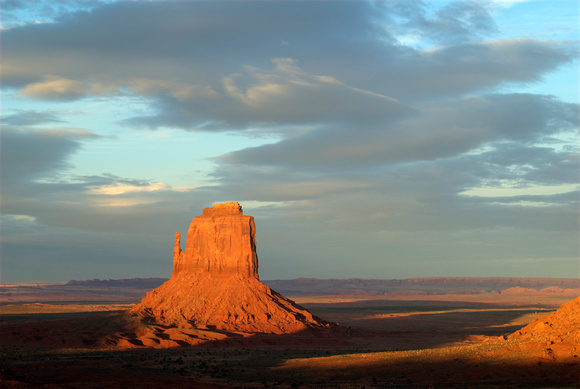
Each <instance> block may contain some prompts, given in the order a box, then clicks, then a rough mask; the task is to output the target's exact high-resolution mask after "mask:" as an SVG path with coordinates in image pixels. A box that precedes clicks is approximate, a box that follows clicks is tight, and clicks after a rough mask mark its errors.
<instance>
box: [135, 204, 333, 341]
mask: <svg viewBox="0 0 580 389" xmlns="http://www.w3.org/2000/svg"><path fill="white" fill-rule="evenodd" d="M255 233H256V227H255V224H254V218H253V217H252V216H247V215H244V214H243V212H242V207H241V206H240V204H238V203H237V202H232V203H224V204H215V205H214V206H213V207H211V208H206V209H204V210H203V214H202V215H200V216H197V217H195V218H194V219H193V221H192V222H191V224H190V226H189V230H188V233H187V247H186V250H185V252H183V251H182V250H181V246H180V240H181V236H180V234H179V233H177V234H176V238H175V247H174V253H173V274H172V276H171V278H170V279H169V280H168V281H167V282H165V283H164V284H163V285H161V286H160V287H158V288H156V289H154V290H153V291H151V292H149V293H147V296H146V297H145V298H143V300H142V301H141V303H140V304H138V305H136V306H135V307H133V308H132V309H131V311H130V312H131V313H132V314H134V315H138V316H141V317H142V318H144V319H145V320H148V321H153V322H156V323H159V324H165V325H170V326H177V327H181V328H187V327H194V328H200V329H217V330H223V331H233V332H252V333H255V332H261V333H275V334H283V333H295V332H299V331H302V330H306V329H309V328H317V327H325V326H328V323H326V322H324V321H323V320H321V319H319V318H317V317H315V316H313V315H312V314H310V312H308V311H307V310H306V309H304V308H302V307H300V306H299V305H297V304H296V303H294V302H293V301H291V300H289V299H287V298H285V297H284V296H282V295H280V294H279V293H276V292H275V291H273V290H271V289H270V288H269V287H268V286H267V285H265V284H263V283H261V282H260V281H259V276H258V256H257V254H256V238H255Z"/></svg>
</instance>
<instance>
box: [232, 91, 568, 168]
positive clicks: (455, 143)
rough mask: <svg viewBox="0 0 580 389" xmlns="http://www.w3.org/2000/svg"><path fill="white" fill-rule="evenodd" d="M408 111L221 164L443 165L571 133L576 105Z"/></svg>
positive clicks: (503, 98)
mask: <svg viewBox="0 0 580 389" xmlns="http://www.w3.org/2000/svg"><path fill="white" fill-rule="evenodd" d="M415 108H416V109H415V111H414V112H413V114H407V115H404V116H399V117H397V116H395V115H392V116H393V117H392V118H389V117H388V115H387V116H386V117H385V118H383V120H376V121H375V120H372V119H370V120H365V119H363V120H360V121H359V122H357V123H356V126H353V125H345V126H341V125H339V124H334V123H329V124H328V125H327V126H322V127H321V128H319V129H315V130H312V131H310V132H307V133H305V134H301V135H298V136H295V137H292V138H290V139H283V140H281V141H279V142H278V143H274V144H266V145H262V146H257V147H253V148H247V149H244V150H240V151H235V152H231V153H228V154H226V155H223V156H221V160H222V161H224V162H225V163H227V164H232V165H234V164H235V165H240V164H241V165H258V166H285V167H291V166H292V167H299V168H306V167H308V169H309V170H313V169H320V170H344V169H347V170H350V169H360V168H363V167H369V166H380V165H383V164H393V163H398V162H405V161H417V160H434V159H437V158H445V157H451V156H454V155H458V154H462V153H465V152H468V151H469V150H471V149H474V148H477V147H479V146H481V145H483V144H486V143H489V142H498V141H505V140H519V141H524V142H533V141H538V140H541V138H542V137H543V136H546V135H548V134H552V133H554V132H555V131H556V132H569V131H573V130H574V128H577V126H578V115H577V112H578V107H577V105H574V104H567V103H561V102H559V101H557V100H554V99H553V98H550V97H547V96H537V95H523V94H512V95H489V96H486V97H469V98H463V99H459V100H456V101H453V102H448V101H445V102H436V103H430V104H424V105H419V106H416V107H415ZM365 122H366V123H365ZM347 123H348V122H347ZM365 125H366V127H365Z"/></svg>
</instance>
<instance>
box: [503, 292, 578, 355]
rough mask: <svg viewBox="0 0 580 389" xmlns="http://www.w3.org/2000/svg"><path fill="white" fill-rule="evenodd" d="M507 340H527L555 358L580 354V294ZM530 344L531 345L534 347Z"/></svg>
mask: <svg viewBox="0 0 580 389" xmlns="http://www.w3.org/2000/svg"><path fill="white" fill-rule="evenodd" d="M507 340H510V341H518V340H525V341H526V342H528V343H529V344H530V345H532V346H533V345H535V347H536V348H539V349H543V350H545V351H546V354H547V355H549V356H551V357H554V358H566V357H575V358H578V357H579V355H580V296H579V297H577V298H575V299H574V300H572V301H570V302H568V303H566V304H564V305H562V306H561V307H560V308H559V309H558V310H557V311H556V312H554V313H552V314H550V315H548V316H546V317H543V318H540V319H536V320H534V321H532V322H531V323H530V324H528V325H527V326H525V327H524V328H522V329H521V330H519V331H516V332H515V333H513V334H511V335H509V336H508V337H507ZM532 346H529V347H532Z"/></svg>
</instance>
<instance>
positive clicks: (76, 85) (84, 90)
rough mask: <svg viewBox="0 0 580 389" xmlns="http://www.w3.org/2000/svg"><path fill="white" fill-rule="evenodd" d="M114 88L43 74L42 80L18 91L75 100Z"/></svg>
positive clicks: (47, 97) (41, 97) (44, 96)
mask: <svg viewBox="0 0 580 389" xmlns="http://www.w3.org/2000/svg"><path fill="white" fill-rule="evenodd" d="M114 90H115V88H114V87H107V86H104V85H101V84H92V85H90V84H88V83H84V82H80V81H76V80H69V79H66V78H60V77H58V76H45V77H44V81H42V82H35V83H31V84H28V85H26V86H25V87H24V88H23V89H22V90H21V91H20V93H21V94H23V95H24V96H27V97H31V98H35V99H42V100H76V99H80V98H83V97H86V96H93V95H102V94H105V93H109V92H112V91H114Z"/></svg>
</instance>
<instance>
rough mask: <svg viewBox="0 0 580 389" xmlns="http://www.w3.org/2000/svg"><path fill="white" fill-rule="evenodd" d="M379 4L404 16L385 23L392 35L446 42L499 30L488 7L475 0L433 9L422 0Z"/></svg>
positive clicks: (489, 33)
mask: <svg viewBox="0 0 580 389" xmlns="http://www.w3.org/2000/svg"><path fill="white" fill-rule="evenodd" d="M379 5H380V6H382V7H384V9H385V13H387V14H388V15H389V16H391V15H393V16H396V17H398V18H402V19H403V20H404V22H400V21H399V22H395V21H393V20H392V21H391V23H389V24H388V27H387V28H388V29H389V30H390V31H391V32H392V33H393V34H394V35H395V36H401V35H403V36H407V35H416V36H417V37H418V39H420V40H422V41H425V40H427V41H432V42H436V43H443V44H447V43H450V42H458V41H460V42H463V41H470V40H474V39H478V38H481V37H482V36H488V35H491V34H494V33H497V32H498V30H497V26H496V24H495V21H494V20H493V18H492V17H491V16H490V14H489V12H488V10H487V9H486V8H485V6H484V5H483V4H480V3H478V2H475V1H464V2H453V3H450V4H446V5H444V6H442V7H441V8H439V9H437V10H435V11H433V10H431V9H430V7H429V6H428V5H427V4H426V3H424V2H422V1H412V2H410V1H406V2H383V3H379ZM391 18H392V16H391Z"/></svg>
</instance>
